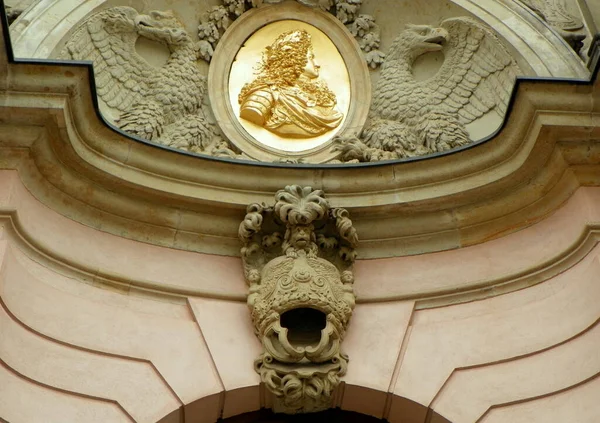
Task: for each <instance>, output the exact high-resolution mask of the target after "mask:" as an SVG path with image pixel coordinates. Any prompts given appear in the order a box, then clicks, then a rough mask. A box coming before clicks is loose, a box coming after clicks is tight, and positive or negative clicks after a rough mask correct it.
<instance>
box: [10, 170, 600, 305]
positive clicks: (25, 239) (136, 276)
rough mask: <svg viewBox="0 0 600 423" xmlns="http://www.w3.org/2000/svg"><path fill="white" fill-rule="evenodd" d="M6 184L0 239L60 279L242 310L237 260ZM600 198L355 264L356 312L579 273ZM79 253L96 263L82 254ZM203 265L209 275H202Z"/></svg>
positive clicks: (596, 234) (591, 195)
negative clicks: (152, 240) (90, 216)
mask: <svg viewBox="0 0 600 423" xmlns="http://www.w3.org/2000/svg"><path fill="white" fill-rule="evenodd" d="M0 175H1V176H2V180H3V181H4V182H3V186H2V187H1V189H0V200H3V201H4V200H7V199H8V200H9V201H8V202H7V203H5V202H3V203H1V204H0V215H1V218H0V222H1V223H2V226H3V237H4V238H5V239H7V240H9V242H10V243H11V245H14V247H15V248H18V249H19V250H21V251H22V252H23V253H24V254H26V255H27V256H29V257H31V258H32V259H33V260H35V261H36V262H38V263H42V264H44V266H46V267H48V268H49V269H53V271H54V272H56V273H59V274H62V275H67V276H69V277H70V278H72V279H75V280H84V281H86V280H89V281H91V282H90V283H93V284H95V285H98V286H103V287H106V288H110V289H117V290H124V291H127V292H135V293H137V295H154V296H157V297H159V298H164V299H165V300H167V301H172V300H177V299H178V298H182V297H185V296H195V297H202V298H212V299H221V300H227V301H233V302H237V303H242V302H245V301H246V295H247V292H246V286H245V284H244V281H243V274H242V272H240V271H239V259H238V258H235V257H219V256H214V255H208V254H198V253H192V252H186V251H180V250H174V249H172V248H165V247H158V246H153V245H150V244H144V243H139V242H135V241H131V240H128V239H123V238H121V237H118V236H114V235H110V234H107V233H103V232H101V231H98V230H95V229H92V228H88V227H86V226H83V225H80V224H78V223H76V222H74V221H72V220H70V219H68V218H65V217H63V216H60V215H58V214H57V213H55V212H53V211H51V210H50V209H48V208H47V207H45V206H44V205H42V204H41V203H39V202H37V201H36V200H35V199H34V198H33V197H32V196H31V195H30V194H29V193H27V190H26V188H25V187H24V186H23V185H22V182H21V181H20V180H19V176H18V175H17V174H16V172H10V174H7V172H6V171H4V172H1V173H0ZM599 197H600V191H598V188H581V189H580V190H578V192H577V193H576V194H575V195H574V196H573V198H572V199H571V200H569V202H568V203H567V204H565V205H564V206H563V207H561V208H560V209H559V210H558V212H557V213H555V214H554V215H553V216H550V217H548V218H547V219H545V220H544V221H542V222H541V223H537V224H535V225H532V226H531V227H529V228H527V229H525V230H522V231H519V232H517V233H514V234H511V235H508V236H506V237H503V238H500V239H497V240H493V241H489V242H487V243H484V244H479V245H475V246H472V247H469V248H463V249H458V250H451V251H445V252H438V253H434V254H424V255H417V256H408V257H397V258H394V259H379V260H357V262H356V265H355V272H356V275H357V281H356V282H355V284H354V289H355V291H356V292H357V295H358V297H359V298H358V303H359V304H374V303H381V302H388V301H409V300H411V301H415V307H416V308H417V309H428V308H435V307H442V306H446V305H448V304H458V303H466V302H470V301H475V300H479V299H484V298H488V297H490V296H496V295H503V294H507V293H510V292H514V291H518V290H521V289H524V288H528V287H531V286H534V285H538V284H541V283H544V282H545V281H547V280H550V279H552V278H554V277H556V276H557V275H559V274H561V273H563V272H565V271H569V269H571V268H573V267H575V266H577V265H578V263H579V262H580V261H581V260H583V259H584V258H585V257H587V256H588V255H589V254H591V253H593V252H594V251H595V249H596V248H597V245H598V242H599V240H600V226H599V225H598V223H597V222H599V221H600V209H598V207H597V206H596V205H595V204H597V199H598V198H599ZM36 222H37V223H36ZM39 222H44V223H43V224H40V223H39ZM56 231H58V232H60V233H69V234H70V236H69V242H67V243H65V242H64V240H62V239H59V238H57V237H56V236H55V235H54V234H55V232H56ZM542 240H543V241H542ZM83 244H85V245H87V247H88V250H89V251H90V252H92V255H91V256H90V255H89V254H88V253H86V252H85V251H82V250H81V249H80V248H79V246H80V245H83ZM499 252H502V253H499ZM523 257H526V258H527V260H522V258H523ZM469 261H471V262H472V263H471V264H470V265H469V266H467V267H465V268H464V269H463V270H462V271H461V272H459V273H456V272H454V271H453V270H452V269H453V264H454V263H457V262H460V263H462V262H464V263H467V262H469ZM207 266H208V267H209V268H210V269H212V271H211V272H210V273H209V272H206V271H203V269H205V268H206V267H207ZM399 274H402V275H403V276H402V278H401V279H399V278H398V275H399ZM374 278H376V280H377V284H375V285H373V284H372V282H371V281H372V280H373V279H374Z"/></svg>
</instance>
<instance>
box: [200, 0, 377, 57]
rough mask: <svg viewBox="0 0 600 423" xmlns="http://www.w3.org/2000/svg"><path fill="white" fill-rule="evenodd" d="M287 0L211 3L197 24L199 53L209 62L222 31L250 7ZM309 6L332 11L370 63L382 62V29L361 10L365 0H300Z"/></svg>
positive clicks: (234, 0)
mask: <svg viewBox="0 0 600 423" xmlns="http://www.w3.org/2000/svg"><path fill="white" fill-rule="evenodd" d="M283 1H284V0H222V2H223V4H222V5H220V6H214V7H212V8H211V9H210V10H209V11H208V12H207V13H206V14H205V15H204V16H203V17H202V19H201V22H200V25H199V26H198V38H199V39H200V44H201V47H200V56H201V57H202V58H203V59H204V60H206V61H207V62H209V61H210V60H211V59H212V56H213V54H214V51H215V48H216V46H217V44H218V43H219V40H220V39H221V36H222V35H223V33H224V32H225V31H226V30H227V28H229V25H231V23H232V22H233V21H234V20H235V19H237V18H238V17H240V16H241V15H242V14H243V13H244V12H246V11H247V10H249V9H251V8H255V7H260V6H262V5H263V4H275V3H281V2H283ZM297 1H298V2H299V3H302V4H304V5H305V6H309V7H318V8H320V9H321V10H324V11H326V12H330V13H331V14H333V15H334V16H335V17H337V18H338V19H339V20H340V22H342V23H343V24H344V25H346V28H348V30H349V31H350V33H351V34H352V35H353V36H354V37H355V38H356V41H357V42H358V44H359V45H360V48H361V49H362V51H363V53H364V57H365V60H366V62H367V64H368V65H369V67H371V68H372V69H376V68H377V67H379V65H381V64H382V63H383V60H384V59H385V55H384V54H383V53H382V52H381V51H380V50H379V44H380V42H381V38H380V29H379V26H378V25H377V24H376V23H375V18H374V17H373V16H371V15H366V14H360V13H359V12H360V7H361V5H362V0H297Z"/></svg>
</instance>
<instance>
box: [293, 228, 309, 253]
mask: <svg viewBox="0 0 600 423" xmlns="http://www.w3.org/2000/svg"><path fill="white" fill-rule="evenodd" d="M312 231H313V227H312V225H308V226H304V225H298V226H294V227H293V228H292V233H291V237H290V238H291V239H290V244H291V245H292V246H293V247H294V248H298V249H304V248H306V247H307V246H308V245H309V243H310V238H311V234H312Z"/></svg>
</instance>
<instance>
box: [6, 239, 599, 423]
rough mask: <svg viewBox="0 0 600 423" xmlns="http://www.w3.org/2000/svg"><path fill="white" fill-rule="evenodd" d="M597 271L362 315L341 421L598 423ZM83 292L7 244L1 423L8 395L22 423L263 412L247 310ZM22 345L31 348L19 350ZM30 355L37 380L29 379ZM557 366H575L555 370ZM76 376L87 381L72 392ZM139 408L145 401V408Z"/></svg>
mask: <svg viewBox="0 0 600 423" xmlns="http://www.w3.org/2000/svg"><path fill="white" fill-rule="evenodd" d="M598 265H599V261H598V249H596V250H595V252H594V253H593V254H590V255H589V256H588V257H586V258H585V259H584V260H582V261H581V262H580V263H578V264H577V265H576V266H574V267H573V268H572V269H569V270H568V271H566V272H564V273H562V274H561V275H558V276H556V277H555V278H553V279H552V280H549V281H546V282H545V283H544V284H541V285H539V286H537V287H531V288H528V289H524V290H521V291H518V292H514V293H510V294H507V295H504V296H499V297H495V298H487V299H483V300H480V301H475V302H470V303H468V304H460V305H454V306H449V307H443V308H434V309H429V310H418V309H415V308H414V303H413V302H411V301H392V302H386V303H378V304H363V305H361V304H358V305H357V307H356V308H355V311H354V313H355V316H354V321H353V325H352V326H351V327H350V328H349V331H348V334H347V338H346V341H345V348H346V351H347V352H348V353H349V354H350V355H351V356H352V357H353V359H354V360H357V362H360V363H362V364H363V365H362V366H350V367H349V371H348V374H347V375H346V377H345V384H343V386H341V389H339V392H338V393H337V394H336V396H335V399H334V401H335V405H336V406H339V407H340V408H342V409H344V410H349V411H356V412H360V413H365V414H369V415H373V416H376V417H379V418H386V419H387V420H388V421H390V422H392V423H397V422H401V421H406V417H407V416H411V418H413V419H414V420H412V421H414V422H419V423H421V422H423V421H425V415H427V413H431V414H434V415H435V418H436V419H442V417H441V416H440V415H443V416H446V418H449V419H450V420H448V421H451V422H453V423H461V422H472V421H474V419H484V418H485V419H491V421H494V422H505V421H511V422H518V423H522V422H523V423H524V422H527V423H533V422H535V423H537V422H538V421H539V422H543V421H547V419H546V418H545V417H546V415H547V414H546V413H547V412H548V410H552V408H549V407H550V406H551V405H552V404H554V407H556V404H557V402H558V404H560V408H559V409H558V411H560V412H566V411H569V412H573V411H575V410H574V409H573V406H574V405H573V404H574V403H575V404H579V401H586V404H588V403H587V401H592V402H590V403H589V405H588V406H587V407H584V409H586V410H588V409H589V411H591V412H594V413H597V410H598V408H597V407H598V403H597V401H596V397H597V395H594V394H595V392H596V390H595V389H596V388H595V387H597V381H598V371H599V370H600V367H598V366H599V365H600V363H598V361H597V354H594V351H595V349H597V336H598V330H599V326H598V320H597V319H598V315H599V312H600V309H599V308H598V302H597V301H596V299H597V296H598V293H599V291H598V284H597V283H596V282H597V280H596V279H597V278H596V276H595V275H596V274H597V271H598ZM82 282H83V281H80V280H74V279H73V278H71V277H65V276H63V275H60V274H56V273H54V272H53V270H52V269H49V268H47V267H46V266H45V265H44V264H40V263H37V262H36V261H35V260H32V259H31V258H29V257H27V255H26V254H23V253H22V252H21V251H20V249H19V248H17V246H16V245H14V244H12V241H11V240H10V239H6V238H4V236H2V239H1V240H0V300H1V301H0V319H1V321H2V324H3V328H4V329H5V330H6V331H10V333H11V336H10V337H7V342H3V343H2V348H1V349H0V381H1V382H2V383H0V392H1V393H2V394H3V396H2V398H3V399H6V398H10V402H2V403H0V411H1V415H2V416H3V418H8V419H9V420H11V421H12V420H13V419H12V418H11V417H13V416H14V413H15V411H17V412H23V411H24V410H22V409H18V408H17V409H15V408H14V407H12V406H8V407H7V405H9V404H18V401H16V402H15V399H16V398H15V395H17V394H18V395H20V396H21V397H22V398H28V399H39V400H40V401H39V402H38V403H37V404H38V406H37V407H33V408H31V409H28V410H26V411H27V413H28V414H27V417H28V421H31V422H37V421H40V422H43V421H47V419H48V418H49V416H51V415H52V414H49V413H50V412H60V413H61V414H60V415H61V416H62V418H63V419H65V420H66V421H76V419H74V418H70V417H71V415H70V414H68V412H70V410H81V411H80V412H84V411H85V410H88V412H89V411H91V410H97V411H96V413H91V416H90V419H89V421H91V422H95V421H99V422H100V421H106V419H107V418H110V419H111V421H131V417H129V416H135V419H136V420H137V421H159V422H162V423H167V422H168V423H172V422H177V421H185V422H192V421H194V422H201V423H210V422H214V421H216V420H217V419H218V418H219V416H222V417H223V418H227V417H231V416H235V415H237V414H241V413H244V412H249V411H253V410H257V409H259V408H263V407H270V406H272V400H273V399H272V397H270V395H269V394H268V392H265V391H262V392H261V388H260V386H259V378H258V376H257V375H256V374H255V373H254V371H253V369H252V366H251V363H252V360H253V358H254V354H256V353H257V351H258V349H259V345H258V342H257V341H256V339H255V338H254V336H253V334H252V326H251V323H250V321H249V320H250V319H249V318H248V316H247V308H246V305H245V304H243V303H235V302H230V301H222V300H210V299H203V298H187V299H185V298H183V299H182V300H180V301H177V302H175V301H171V302H166V301H161V300H159V301H157V298H156V297H151V296H141V295H136V294H135V293H133V292H128V291H126V290H108V289H101V288H100V287H98V286H93V285H90V284H85V283H82ZM57 304H60V307H56V305H57ZM217 314H219V315H222V316H229V317H228V318H220V319H215V315H217ZM74 315H77V316H78V318H77V319H73V316H74ZM382 319H383V320H382ZM490 322H494V323H495V324H493V325H491V324H490ZM482 328H485V330H482ZM223 333H227V334H228V336H226V337H224V336H222V334H223ZM373 335H376V336H373ZM170 337H173V338H170ZM166 340H172V341H173V342H165V341H166ZM175 340H177V342H175ZM160 341H162V342H160ZM24 343H25V344H27V345H30V344H35V345H37V347H36V348H30V349H25V350H24V349H23V348H22V345H23V344H24ZM181 345H185V346H186V348H180V346H181ZM432 345H433V346H435V348H431V346H432ZM426 346H429V348H427V347H426ZM174 347H175V349H173V348H174ZM401 351H402V353H401ZM174 353H176V354H177V357H178V360H173V354H174ZM38 354H44V366H36V365H35V361H34V360H36V357H37V355H38ZM61 357H62V358H64V357H69V360H61V359H60V358H61ZM232 357H235V358H236V359H235V360H233V359H232ZM440 357H444V359H443V360H440ZM584 357H587V358H586V359H583V358H584ZM557 360H558V361H557ZM565 360H566V361H567V362H571V363H572V362H578V363H579V364H578V365H577V366H570V365H565V366H556V365H555V363H557V362H561V363H562V362H564V361H565ZM74 363H76V364H77V366H76V368H71V367H70V364H74ZM77 367H78V368H79V369H84V370H86V371H87V373H86V375H87V376H89V375H90V374H92V375H94V376H96V377H94V378H93V379H94V380H93V381H89V380H87V379H89V377H86V378H80V377H78V375H79V373H78V370H77ZM394 369H397V370H396V371H394ZM524 374H526V375H528V377H527V378H525V379H523V375H524ZM423 375H427V379H426V380H424V379H423ZM70 376H72V377H70ZM141 380H143V381H144V382H145V384H140V381H141ZM417 380H418V381H420V382H419V383H416V382H415V381H417ZM492 382H493V383H492ZM532 382H533V383H532ZM478 383H483V384H485V385H486V386H484V387H482V388H481V389H477V390H476V392H480V393H481V395H479V396H477V397H470V396H467V397H465V396H464V395H463V394H462V393H464V392H472V391H469V390H470V389H474V388H473V387H474V386H476V385H477V384H478ZM515 384H516V385H518V387H519V389H515V388H514V385H515ZM133 386H138V387H139V388H140V389H141V390H140V389H138V390H133V389H132V387H133ZM6 388H10V389H8V391H4V392H3V391H2V389H6ZM582 391H583V392H582ZM588 391H590V392H588ZM140 392H143V396H141V395H140ZM586 392H587V393H586ZM565 396H566V398H565ZM148 398H155V401H153V402H152V403H151V404H150V405H149V403H147V402H144V401H142V400H146V399H148ZM569 398H571V400H569ZM44 399H46V400H44ZM570 404H571V405H570ZM458 405H459V406H458ZM531 407H534V410H533V413H532V410H531V409H530V408H531ZM575 407H579V406H577V405H575ZM588 407H589V408H588ZM578 410H579V411H581V410H582V409H581V407H579V408H578ZM105 413H106V414H105ZM507 413H508V415H509V416H510V417H511V418H507V417H506V414H507ZM21 415H22V414H21ZM83 415H86V416H87V414H83ZM592 415H593V414H592ZM94 416H95V417H96V418H97V419H98V420H94V419H93V418H92V417H94ZM161 416H164V417H162V418H161ZM502 416H504V417H505V418H504V419H502V418H501V417H502ZM102 417H104V420H102ZM467 417H468V418H467ZM526 417H528V419H526ZM184 418H185V420H184ZM419 419H420V420H419ZM434 421H436V422H437V421H445V420H434ZM481 421H486V420H481Z"/></svg>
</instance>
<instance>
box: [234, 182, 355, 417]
mask: <svg viewBox="0 0 600 423" xmlns="http://www.w3.org/2000/svg"><path fill="white" fill-rule="evenodd" d="M275 199H276V203H275V206H274V207H267V206H265V205H264V204H263V205H260V204H251V205H250V206H248V210H247V214H246V217H245V218H244V220H243V222H242V223H241V224H240V228H239V237H240V239H241V241H242V243H243V247H242V250H241V253H242V261H243V266H244V275H245V278H246V281H247V283H248V284H249V294H248V305H249V307H250V310H251V315H252V321H253V323H254V327H255V332H256V335H257V336H258V338H259V339H260V341H261V343H262V345H263V353H262V354H261V355H260V356H259V357H258V358H257V359H256V361H255V368H256V371H257V372H258V373H259V374H260V376H261V380H262V382H263V383H264V384H265V386H266V387H267V389H268V390H269V391H270V392H272V393H273V394H274V396H275V402H274V409H275V411H277V412H285V413H303V412H313V411H319V410H323V409H326V408H329V407H331V401H332V394H333V392H334V390H335V388H336V387H337V386H338V384H339V381H340V379H339V378H340V376H343V375H344V374H345V373H346V367H347V365H348V356H347V355H345V354H344V353H343V352H342V351H341V343H342V340H343V339H344V334H345V332H346V328H347V327H348V323H349V321H350V316H351V315H352V309H353V308H354V303H355V296H354V290H353V282H354V274H353V272H352V265H353V263H354V260H355V257H356V253H355V248H356V245H357V243H358V238H357V235H356V230H355V228H354V227H353V226H352V221H351V220H350V219H349V217H348V212H347V211H346V210H344V209H340V208H331V207H330V206H329V203H328V202H327V200H325V198H324V197H323V191H320V190H313V189H312V188H310V187H305V188H302V187H299V186H297V185H292V186H287V187H286V188H285V189H284V190H280V191H279V192H277V194H276V196H275Z"/></svg>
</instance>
